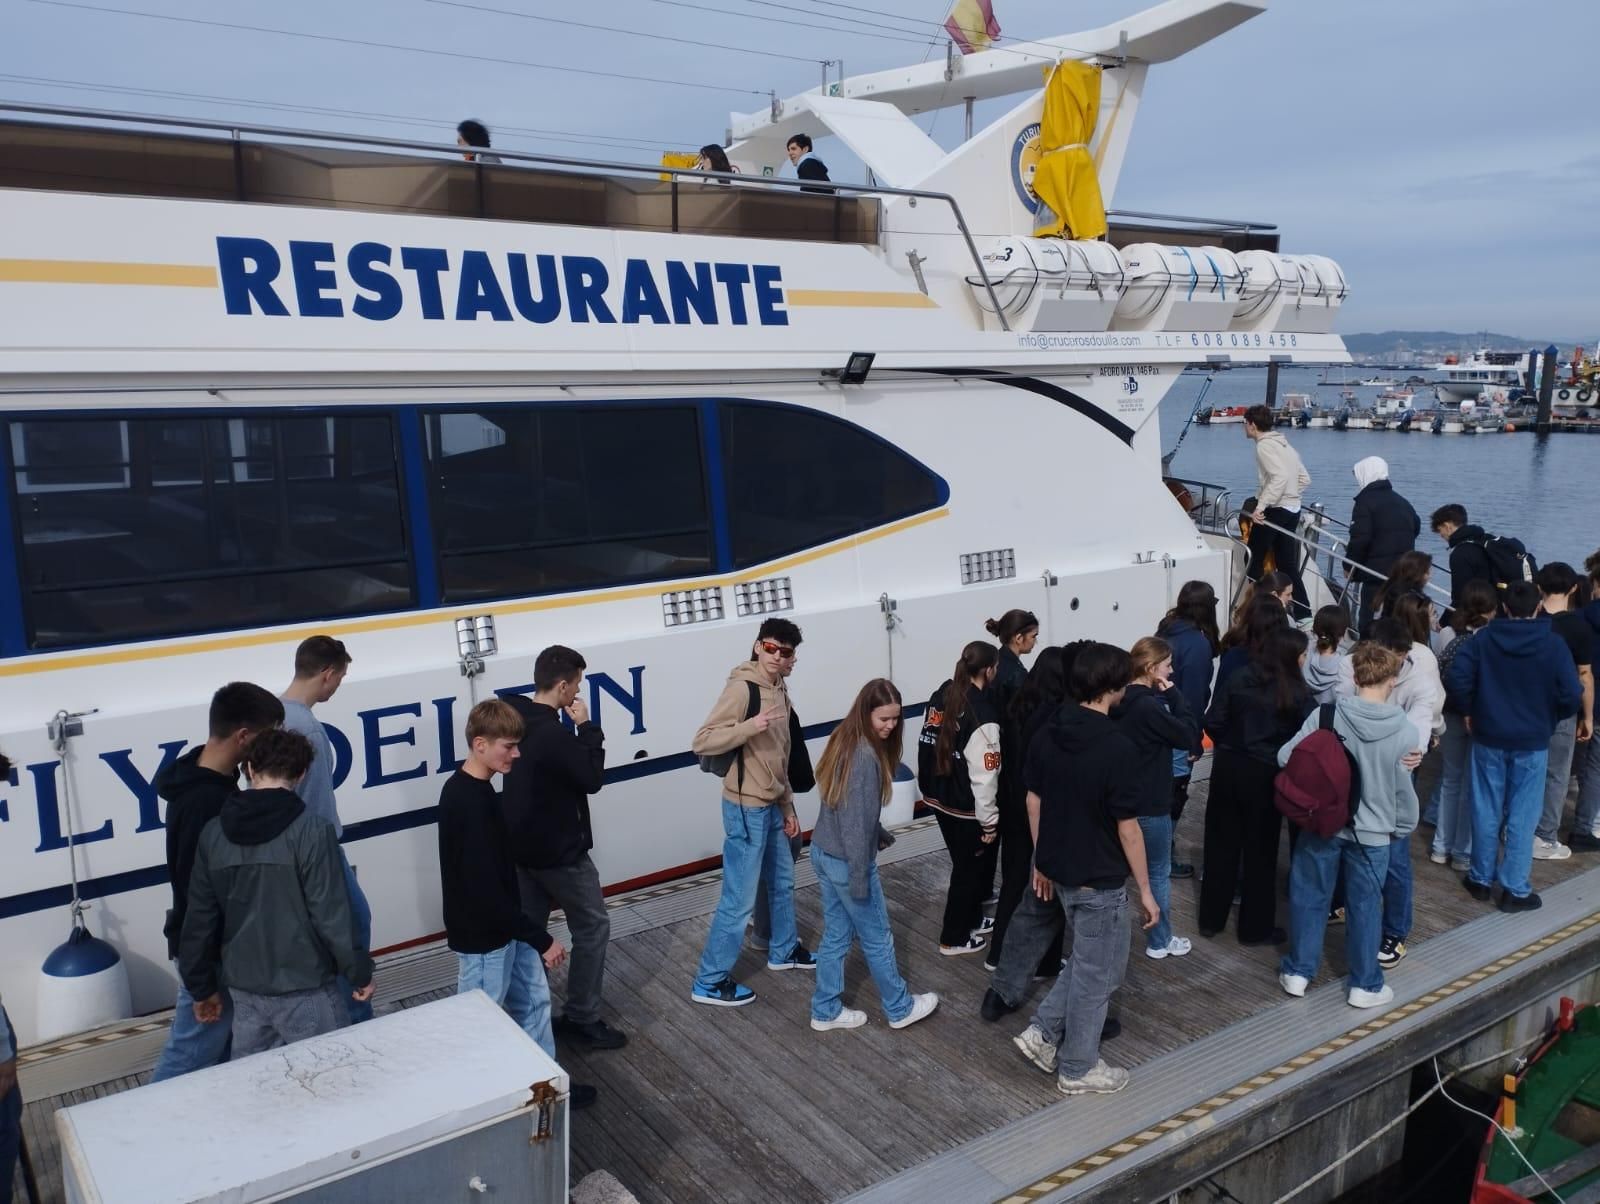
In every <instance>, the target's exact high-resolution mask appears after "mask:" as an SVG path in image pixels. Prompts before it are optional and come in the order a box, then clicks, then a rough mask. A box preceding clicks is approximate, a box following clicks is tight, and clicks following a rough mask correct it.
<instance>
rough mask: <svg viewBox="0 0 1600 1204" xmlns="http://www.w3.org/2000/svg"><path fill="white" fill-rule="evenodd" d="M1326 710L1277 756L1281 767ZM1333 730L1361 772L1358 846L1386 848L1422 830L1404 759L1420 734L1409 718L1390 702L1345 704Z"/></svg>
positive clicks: (1354, 700)
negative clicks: (1359, 844)
mask: <svg viewBox="0 0 1600 1204" xmlns="http://www.w3.org/2000/svg"><path fill="white" fill-rule="evenodd" d="M1321 722H1322V714H1321V708H1318V709H1317V710H1315V711H1312V712H1311V716H1310V718H1308V719H1307V720H1306V721H1305V723H1304V724H1303V725H1302V726H1301V728H1300V730H1299V731H1298V732H1296V733H1295V734H1294V736H1293V738H1292V739H1290V741H1289V743H1287V744H1285V745H1284V746H1283V747H1282V748H1280V749H1279V750H1278V764H1279V765H1287V764H1288V763H1289V754H1290V753H1292V752H1293V751H1294V750H1295V746H1296V745H1298V744H1299V743H1300V741H1302V740H1304V739H1305V738H1306V737H1307V736H1309V735H1310V734H1311V733H1312V732H1314V731H1316V730H1317V727H1318V726H1319V725H1320V724H1321ZM1333 730H1334V731H1336V732H1338V733H1339V735H1341V736H1343V737H1344V741H1345V747H1346V748H1347V749H1348V750H1349V751H1350V755H1351V756H1353V757H1354V758H1355V760H1356V765H1357V766H1358V767H1359V768H1360V770H1361V804H1360V806H1358V807H1357V808H1356V813H1355V815H1354V816H1352V817H1351V822H1352V826H1353V827H1354V828H1355V836H1356V840H1357V841H1358V842H1359V843H1361V844H1364V845H1386V844H1388V843H1389V842H1390V841H1391V840H1393V839H1394V838H1395V837H1397V836H1406V835H1409V834H1410V833H1411V832H1412V831H1413V830H1414V829H1415V828H1416V826H1417V791H1416V788H1415V787H1414V786H1413V785H1412V784H1411V771H1410V770H1409V769H1406V768H1405V767H1403V766H1402V765H1401V764H1400V758H1401V757H1403V756H1405V755H1406V754H1407V753H1408V752H1410V751H1411V750H1412V748H1413V746H1414V745H1415V744H1416V731H1415V730H1414V729H1413V728H1412V726H1411V720H1409V719H1407V718H1406V713H1405V712H1404V711H1403V710H1401V709H1400V708H1399V707H1397V706H1395V705H1394V704H1393V703H1391V702H1368V701H1367V700H1366V699H1364V698H1341V699H1339V701H1338V703H1337V705H1336V707H1335V709H1334V712H1333Z"/></svg>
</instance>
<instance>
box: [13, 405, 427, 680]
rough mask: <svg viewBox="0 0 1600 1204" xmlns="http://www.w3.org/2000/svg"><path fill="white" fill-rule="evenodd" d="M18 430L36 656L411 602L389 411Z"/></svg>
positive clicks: (98, 421) (92, 420)
mask: <svg viewBox="0 0 1600 1204" xmlns="http://www.w3.org/2000/svg"><path fill="white" fill-rule="evenodd" d="M8 436H9V443H10V451H11V461H12V468H13V473H12V478H13V479H12V488H14V490H15V497H16V509H17V524H18V526H19V528H20V530H21V542H22V565H21V569H22V583H23V593H24V597H25V601H26V607H27V613H28V623H29V638H30V641H31V643H32V646H34V647H38V648H51V647H59V646H62V645H68V644H90V643H108V642H111V641H115V640H123V639H136V638H139V637H149V636H160V635H173V634H180V633H189V632H196V631H204V630H220V629H225V628H231V627H245V626H254V625H258V624H270V623H285V622H294V621H297V620H301V619H310V618H326V617H332V616H337V615H349V614H361V613H367V612H371V611H380V610H393V609H396V608H399V607H404V606H407V605H410V604H411V601H412V593H411V573H410V565H409V562H408V560H407V554H406V539H405V527H404V524H403V522H402V516H401V504H400V485H399V468H398V465H397V463H396V460H395V443H394V432H393V430H392V428H391V424H390V420H389V418H388V417H387V416H386V415H381V414H380V415H365V414H363V415H338V416H335V415H321V416H302V415H294V416H284V417H280V416H276V415H268V414H251V415H245V416H230V417H163V416H154V417H148V418H146V417H127V416H123V417H117V418H104V417H89V418H63V419H39V420H36V421H22V422H13V423H11V424H10V427H9V430H8Z"/></svg>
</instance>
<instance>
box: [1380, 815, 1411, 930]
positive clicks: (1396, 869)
mask: <svg viewBox="0 0 1600 1204" xmlns="http://www.w3.org/2000/svg"><path fill="white" fill-rule="evenodd" d="M1383 935H1384V936H1392V937H1398V938H1399V939H1400V940H1402V941H1403V940H1405V939H1406V937H1408V936H1410V935H1411V837H1410V836H1396V837H1395V838H1394V840H1393V842H1392V843H1391V844H1390V845H1389V867H1388V869H1387V870H1386V871H1385V872H1384V875H1383Z"/></svg>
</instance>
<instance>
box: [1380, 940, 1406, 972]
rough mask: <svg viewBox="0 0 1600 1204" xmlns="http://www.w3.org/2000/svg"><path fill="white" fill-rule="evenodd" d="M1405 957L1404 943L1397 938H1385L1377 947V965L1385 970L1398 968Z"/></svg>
mask: <svg viewBox="0 0 1600 1204" xmlns="http://www.w3.org/2000/svg"><path fill="white" fill-rule="evenodd" d="M1405 955H1406V943H1405V942H1404V941H1402V940H1401V939H1400V938H1399V937H1397V936H1386V937H1384V938H1383V943H1382V944H1380V945H1379V946H1378V964H1379V965H1380V966H1382V967H1383V968H1384V969H1385V970H1387V969H1388V968H1389V967H1390V966H1398V965H1399V964H1400V962H1401V961H1402V960H1403V959H1404V958H1405Z"/></svg>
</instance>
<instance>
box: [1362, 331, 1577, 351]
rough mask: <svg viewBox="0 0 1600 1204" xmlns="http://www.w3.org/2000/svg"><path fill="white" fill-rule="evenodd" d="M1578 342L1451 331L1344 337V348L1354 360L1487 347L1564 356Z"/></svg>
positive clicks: (1546, 337) (1541, 337) (1569, 339)
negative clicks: (1554, 352)
mask: <svg viewBox="0 0 1600 1204" xmlns="http://www.w3.org/2000/svg"><path fill="white" fill-rule="evenodd" d="M1579 341H1580V340H1577V339H1571V338H1557V339H1552V338H1550V337H1549V336H1548V335H1539V336H1536V337H1530V336H1525V335H1514V334H1488V333H1485V332H1483V331H1481V330H1479V331H1467V332H1465V333H1463V332H1460V331H1454V330H1385V331H1381V332H1379V333H1377V334H1347V335H1345V336H1344V345H1345V346H1346V347H1348V348H1349V349H1350V354H1351V355H1356V356H1384V355H1391V354H1394V353H1395V352H1399V351H1421V350H1424V349H1431V350H1443V351H1456V350H1461V349H1465V350H1469V351H1475V350H1477V349H1478V348H1479V347H1487V348H1488V349H1489V350H1490V351H1528V350H1530V349H1532V348H1535V347H1538V348H1541V349H1542V348H1544V347H1548V346H1549V345H1550V344H1552V343H1554V344H1555V345H1556V347H1557V348H1558V349H1559V350H1560V351H1561V352H1562V354H1563V355H1565V354H1566V353H1568V352H1570V351H1571V350H1572V348H1573V346H1574V345H1575V344H1576V343H1578V342H1579Z"/></svg>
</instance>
